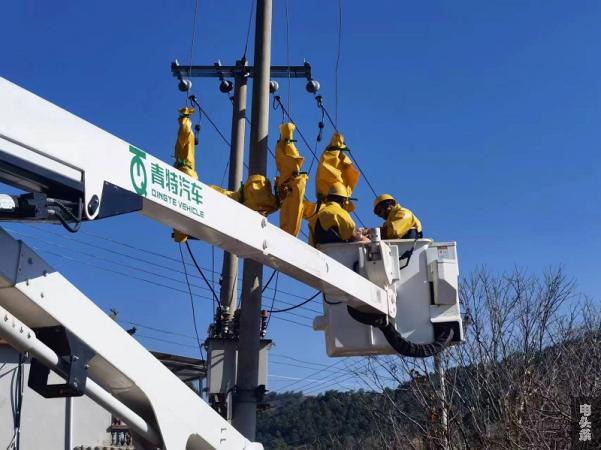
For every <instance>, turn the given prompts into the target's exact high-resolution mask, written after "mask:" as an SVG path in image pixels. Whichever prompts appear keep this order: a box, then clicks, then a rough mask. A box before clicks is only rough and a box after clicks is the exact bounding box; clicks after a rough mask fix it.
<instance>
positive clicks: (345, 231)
mask: <svg viewBox="0 0 601 450" xmlns="http://www.w3.org/2000/svg"><path fill="white" fill-rule="evenodd" d="M317 222H319V224H320V225H321V227H322V228H323V229H324V231H327V230H329V229H330V228H332V227H335V228H336V231H337V232H338V235H339V236H340V237H341V238H342V239H343V240H345V241H349V240H350V239H351V238H352V237H353V233H354V231H355V222H353V219H352V218H351V216H350V214H349V213H348V212H347V211H346V210H345V209H344V208H343V207H342V206H340V205H339V204H338V203H336V202H325V203H324V204H323V206H322V207H321V208H319V211H318V212H317V214H315V215H314V216H313V217H311V219H309V244H311V245H313V246H315V245H317V244H319V242H316V240H315V226H316V225H317Z"/></svg>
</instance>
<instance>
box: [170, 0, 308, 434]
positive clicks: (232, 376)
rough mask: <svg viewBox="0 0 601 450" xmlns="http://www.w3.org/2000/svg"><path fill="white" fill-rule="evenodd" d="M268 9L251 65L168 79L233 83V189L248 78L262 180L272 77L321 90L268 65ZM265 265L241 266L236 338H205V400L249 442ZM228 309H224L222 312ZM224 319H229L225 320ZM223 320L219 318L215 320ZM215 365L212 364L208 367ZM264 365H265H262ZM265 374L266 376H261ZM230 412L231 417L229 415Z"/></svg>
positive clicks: (228, 268) (232, 265)
mask: <svg viewBox="0 0 601 450" xmlns="http://www.w3.org/2000/svg"><path fill="white" fill-rule="evenodd" d="M271 8H272V0H259V1H258V2H257V20H256V30H255V36H256V37H255V56H254V66H247V65H246V60H245V59H244V58H243V59H242V60H240V61H237V62H236V65H235V66H223V65H221V63H220V62H217V63H215V64H213V65H212V66H182V65H180V64H179V63H178V62H177V61H175V62H173V63H172V64H171V72H172V74H173V75H174V76H175V77H176V78H177V79H178V80H179V82H180V84H179V86H180V90H183V91H190V89H191V86H192V83H191V81H190V80H189V78H196V77H200V78H219V79H220V80H221V84H220V86H219V88H220V90H221V91H222V92H224V93H228V92H230V91H231V82H230V81H227V80H226V79H227V78H234V81H235V85H234V98H233V111H232V134H231V153H230V168H229V180H228V189H229V190H237V189H238V188H239V186H240V182H241V181H242V173H243V155H244V134H245V122H246V121H247V116H246V90H247V80H248V78H253V79H254V81H253V98H252V113H251V114H252V117H251V135H250V140H251V142H250V160H249V175H255V174H261V175H265V172H266V168H267V138H268V122H269V121H268V119H269V82H270V78H271V79H273V78H288V79H289V78H305V79H306V80H307V85H306V89H307V91H308V92H310V93H315V92H317V91H318V90H319V83H318V82H317V81H316V80H313V78H312V77H311V65H310V64H309V63H308V62H306V61H305V62H304V63H303V65H299V66H271V67H270V64H271ZM237 268H238V258H237V257H236V256H235V255H232V254H230V253H227V252H224V260H223V266H222V281H221V292H220V303H221V306H222V310H223V311H222V314H223V316H224V317H223V319H226V320H224V321H222V325H225V326H227V327H230V325H232V324H231V322H232V320H231V319H232V318H233V315H234V313H235V312H236V307H237V298H236V297H237V296H236V293H237V286H236V285H237V275H238V274H237ZM262 273H263V266H262V265H261V264H257V263H255V262H254V261H251V260H245V261H244V269H243V282H242V284H243V286H242V298H243V300H244V301H243V303H242V311H241V315H240V333H239V335H238V336H236V335H235V333H234V330H232V329H231V327H230V328H228V329H227V331H226V330H225V326H224V327H218V328H219V329H220V330H221V331H220V333H218V334H217V335H216V336H214V337H211V338H209V339H207V344H208V352H207V353H208V359H209V361H208V362H209V381H208V386H207V390H208V393H209V401H210V403H211V406H213V407H214V408H215V409H216V410H217V411H218V412H219V413H220V414H222V416H223V417H225V418H226V419H228V420H230V418H232V416H233V421H234V426H236V428H238V429H239V430H240V432H241V433H242V434H244V435H245V436H246V437H247V438H248V439H250V440H252V439H253V438H254V436H255V427H256V408H257V404H258V402H259V400H260V397H261V396H262V391H261V388H262V387H263V388H264V386H260V384H261V385H262V384H263V383H260V382H259V379H260V377H259V375H258V373H259V361H260V357H259V351H260V350H261V349H262V348H263V349H265V347H266V346H267V345H269V344H268V341H266V340H262V341H261V340H260V335H259V331H260V324H261V318H260V310H261V285H262ZM226 308H227V309H226ZM225 316H227V317H225ZM219 320H221V319H219ZM212 360H214V363H213V362H212ZM262 361H263V363H265V360H262ZM263 375H265V374H263ZM234 385H235V386H236V389H235V391H236V394H235V397H236V398H235V399H233V400H234V407H233V408H231V407H230V406H231V400H232V398H231V397H232V396H231V391H232V387H233V386H234ZM232 410H234V411H233V414H232Z"/></svg>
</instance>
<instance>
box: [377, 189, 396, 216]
mask: <svg viewBox="0 0 601 450" xmlns="http://www.w3.org/2000/svg"><path fill="white" fill-rule="evenodd" d="M386 200H392V201H395V202H396V200H395V199H394V197H393V196H392V195H390V194H382V195H380V196H379V197H378V198H377V199H375V200H374V213H375V212H376V206H378V205H379V204H380V203H382V202H383V201H386Z"/></svg>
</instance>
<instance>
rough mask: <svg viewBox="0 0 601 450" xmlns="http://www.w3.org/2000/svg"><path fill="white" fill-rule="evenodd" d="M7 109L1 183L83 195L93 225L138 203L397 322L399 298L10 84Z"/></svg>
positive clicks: (1, 113)
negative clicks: (93, 221) (397, 300)
mask: <svg viewBox="0 0 601 450" xmlns="http://www.w3.org/2000/svg"><path fill="white" fill-rule="evenodd" d="M0 99H1V101H0V180H4V181H6V182H9V183H11V184H14V185H16V186H19V187H22V188H24V189H26V190H29V191H41V192H50V193H57V192H59V193H60V192H64V193H65V195H70V196H71V197H74V196H75V195H78V196H80V197H82V198H83V199H84V214H85V216H86V217H87V218H88V219H94V218H97V217H99V214H100V216H102V215H103V211H107V210H110V211H111V214H114V211H119V212H128V210H127V207H128V206H127V205H128V204H135V203H136V202H138V203H139V207H137V208H132V209H129V211H131V210H134V209H138V210H141V212H142V214H144V215H146V216H148V217H150V218H152V219H154V220H157V221H159V222H161V223H163V224H165V225H168V226H169V227H172V228H175V229H177V230H180V231H182V232H184V233H187V234H188V235H190V236H193V237H195V238H198V239H202V240H204V241H206V242H209V243H211V244H213V245H217V246H219V247H221V248H223V249H224V250H227V251H229V252H231V253H234V254H236V255H238V256H240V257H242V258H250V259H254V260H256V261H258V262H260V263H262V264H265V265H267V266H270V267H272V268H274V269H277V270H279V271H281V272H283V273H285V274H287V275H290V276H291V277H293V278H295V279H297V280H299V281H301V282H303V283H305V284H308V285H310V286H313V287H314V288H316V289H320V290H321V291H323V292H324V294H325V295H329V296H333V297H336V298H338V299H341V300H343V301H346V302H347V303H348V304H349V305H351V306H354V307H360V308H361V307H363V308H365V307H366V306H367V307H370V308H371V310H372V311H374V312H379V313H383V314H386V315H388V316H390V317H394V315H395V314H396V311H395V310H394V308H395V301H396V293H395V291H394V289H392V288H381V287H379V286H377V285H375V284H374V283H372V282H371V281H369V280H367V279H366V278H364V277H362V276H361V275H359V274H357V273H355V272H353V271H352V270H351V269H349V268H347V267H345V266H343V265H342V264H340V263H339V262H337V261H335V260H334V259H332V258H330V257H328V256H326V255H325V254H323V253H322V252H320V251H318V250H316V249H314V248H312V247H311V246H309V245H307V244H306V243H304V242H302V241H300V240H299V239H296V238H295V237H293V236H291V235H289V234H287V233H285V232H284V231H282V230H280V229H279V228H278V227H276V226H274V225H272V224H270V223H269V222H268V221H267V219H266V218H264V217H263V216H261V215H260V214H258V213H256V212H254V211H252V210H250V209H248V208H246V207H244V206H243V205H241V204H240V203H237V202H235V201H233V200H231V199H229V198H227V197H225V196H223V195H221V194H220V193H218V192H216V191H214V190H213V189H211V188H209V187H208V186H207V185H205V184H203V183H201V182H199V181H196V180H194V179H192V178H190V177H188V176H186V175H185V174H183V173H181V172H179V171H177V170H175V169H173V168H172V167H171V166H169V165H168V164H166V163H164V162H162V161H160V160H158V159H157V158H155V157H153V156H152V155H150V154H148V153H146V152H144V151H142V150H140V149H137V148H135V147H133V146H132V145H130V144H128V143H127V142H124V141H122V140H121V139H119V138H117V137H115V136H113V135H111V134H109V133H107V132H106V131H103V130H101V129H99V128H97V127H95V126H94V125H92V124H90V123H88V122H86V121H85V120H83V119H81V118H79V117H76V116H74V115H73V114H71V113H69V112H67V111H65V110H63V109H61V108H59V107H57V106H56V105H53V104H52V103H50V102H48V101H46V100H44V99H42V98H40V97H38V96H36V95H34V94H32V93H31V92H28V91H26V90H24V89H22V88H20V87H18V86H16V85H15V84H13V83H11V82H9V81H7V80H5V79H3V78H0ZM200 172H201V173H202V167H201V170H200ZM140 199H142V201H140ZM105 215H107V214H105Z"/></svg>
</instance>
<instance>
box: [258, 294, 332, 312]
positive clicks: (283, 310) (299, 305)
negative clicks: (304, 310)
mask: <svg viewBox="0 0 601 450" xmlns="http://www.w3.org/2000/svg"><path fill="white" fill-rule="evenodd" d="M319 294H321V291H317V292H316V293H315V295H313V296H311V297H309V298H308V299H307V300H305V301H304V302H302V303H299V304H298V305H294V306H291V307H290V308H284V309H271V310H270V311H269V314H274V313H282V312H288V311H292V310H293V309H296V308H300V307H301V306H303V305H305V304H307V303H309V302H310V301H312V300H313V299H315V298H316V297H317V296H318V295H319Z"/></svg>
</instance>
